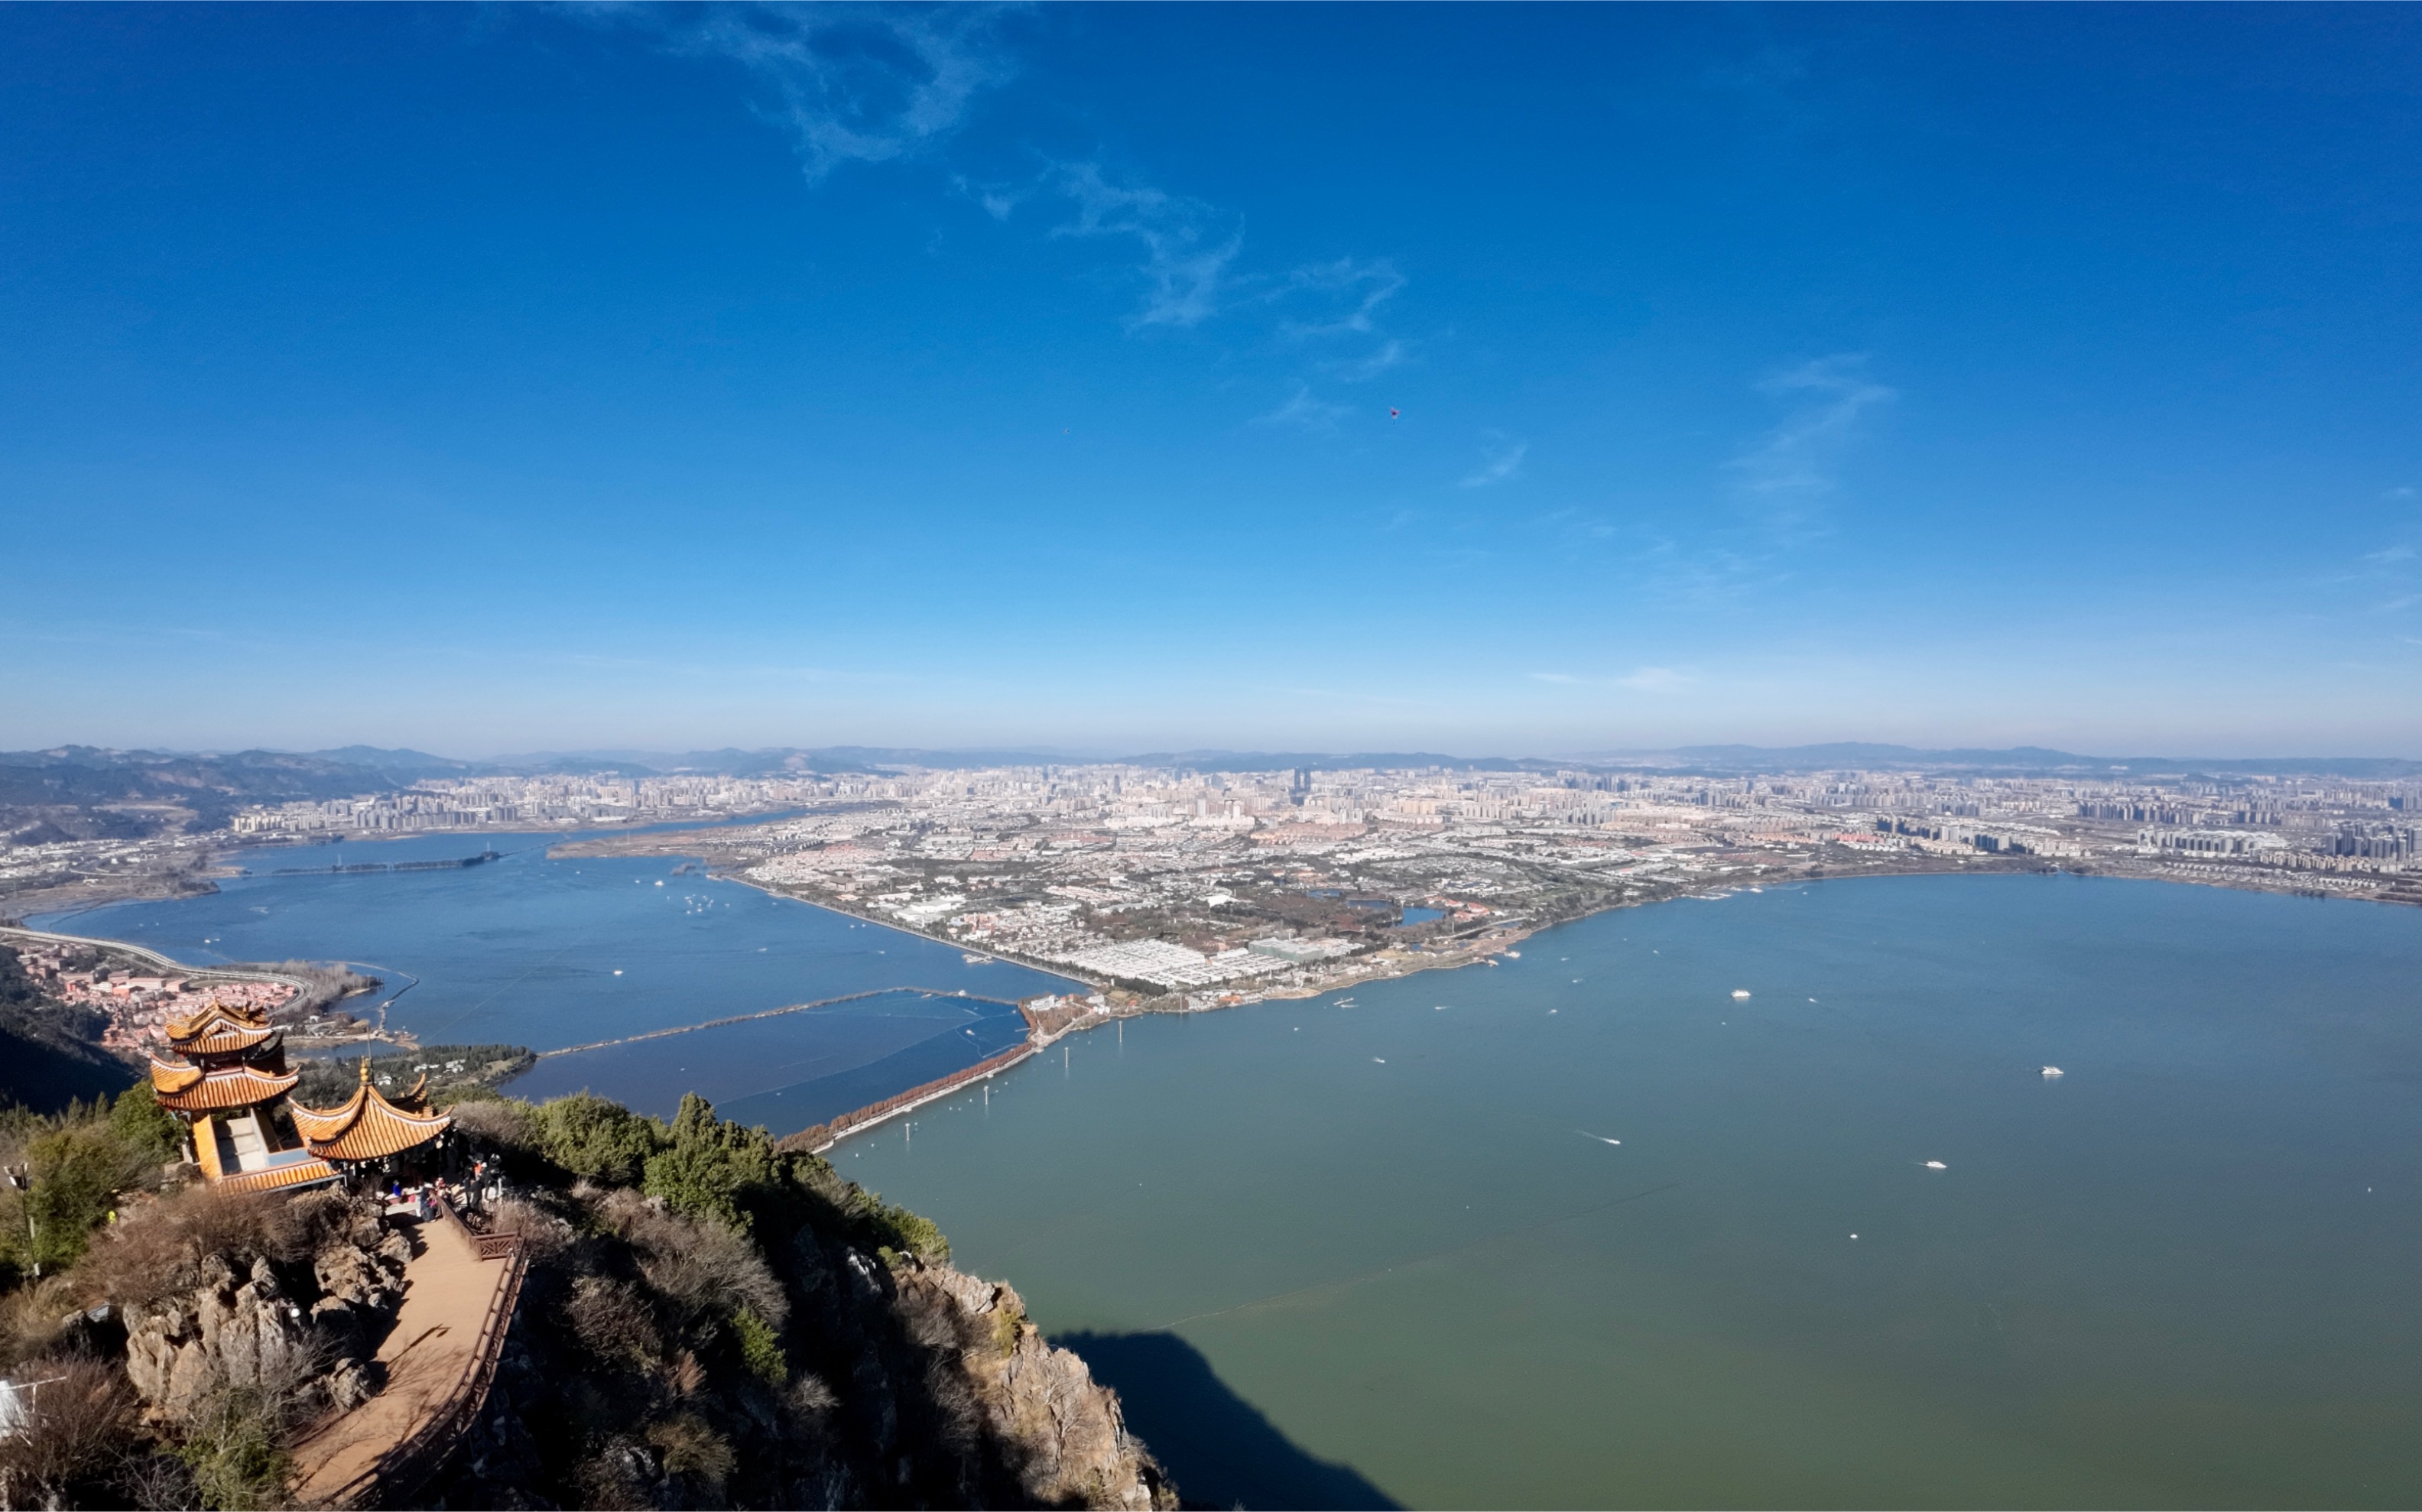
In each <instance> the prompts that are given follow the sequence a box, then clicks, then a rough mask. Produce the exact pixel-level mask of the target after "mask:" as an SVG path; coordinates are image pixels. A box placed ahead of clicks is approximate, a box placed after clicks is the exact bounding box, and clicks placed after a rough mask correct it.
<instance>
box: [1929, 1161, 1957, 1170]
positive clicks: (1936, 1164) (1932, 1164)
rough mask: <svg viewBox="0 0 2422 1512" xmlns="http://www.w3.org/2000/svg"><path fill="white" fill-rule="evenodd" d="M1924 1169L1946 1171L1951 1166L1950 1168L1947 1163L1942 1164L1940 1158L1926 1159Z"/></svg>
mask: <svg viewBox="0 0 2422 1512" xmlns="http://www.w3.org/2000/svg"><path fill="white" fill-rule="evenodd" d="M1926 1169H1927V1170H1928V1171H1948V1170H1950V1169H1951V1168H1950V1167H1949V1166H1947V1165H1944V1164H1943V1163H1942V1161H1940V1160H1928V1161H1927V1162H1926Z"/></svg>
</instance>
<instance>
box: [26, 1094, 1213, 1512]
mask: <svg viewBox="0 0 2422 1512" xmlns="http://www.w3.org/2000/svg"><path fill="white" fill-rule="evenodd" d="M455 1112H456V1115H457V1117H458V1119H459V1120H460V1124H459V1127H460V1128H461V1130H462V1132H463V1135H464V1138H465V1139H467V1140H468V1141H469V1142H471V1143H472V1145H473V1147H474V1149H475V1150H476V1151H478V1152H479V1153H480V1154H482V1155H485V1156H486V1157H488V1158H491V1159H493V1160H495V1161H497V1162H500V1163H501V1165H502V1167H503V1168H504V1170H505V1171H506V1173H508V1184H509V1187H510V1189H511V1195H510V1196H508V1197H507V1198H506V1199H505V1200H504V1201H502V1202H501V1203H500V1204H498V1205H496V1209H495V1212H494V1213H493V1214H492V1215H490V1218H489V1221H491V1222H493V1223H494V1225H495V1227H497V1228H499V1229H502V1230H505V1231H510V1232H513V1233H517V1234H519V1235H521V1236H522V1237H523V1240H524V1244H525V1248H526V1252H527V1255H528V1258H529V1269H528V1273H527V1277H526V1279H525V1282H524V1284H523V1288H522V1292H521V1299H520V1303H519V1306H518V1309H517V1311H516V1313H515V1315H514V1322H513V1326H512V1329H511V1333H510V1334H509V1335H508V1339H507V1344H506V1348H505V1354H504V1358H503V1360H502V1362H501V1364H500V1366H499V1369H498V1372H497V1377H496V1381H495V1389H494V1391H493V1393H492V1394H491V1395H490V1397H489V1400H488V1403H487V1407H486V1410H485V1411H484V1412H483V1413H482V1415H481V1417H480V1421H479V1424H478V1425H477V1426H476V1428H475V1429H474V1431H473V1433H472V1434H471V1436H470V1438H469V1439H468V1440H467V1441H465V1442H464V1444H463V1445H462V1446H461V1447H460V1448H459V1449H458V1450H457V1451H456V1452H455V1453H454V1454H453V1455H452V1456H451V1457H450V1458H449V1459H448V1462H447V1463H446V1464H445V1465H444V1467H443V1468H442V1469H441V1470H440V1471H439V1472H438V1473H437V1474H436V1476H435V1478H434V1479H433V1480H432V1481H431V1482H429V1483H428V1484H427V1485H426V1486H424V1487H422V1488H420V1489H419V1490H418V1491H417V1493H416V1494H415V1496H414V1504H417V1505H429V1506H463V1507H472V1506H478V1507H536V1506H595V1507H707V1506H860V1505H863V1506H935V1505H951V1506H1011V1505H1055V1506H1127V1507H1137V1508H1143V1507H1152V1506H1161V1507H1167V1506H1173V1505H1175V1504H1176V1503H1175V1496H1174V1492H1173V1491H1172V1488H1170V1487H1169V1486H1168V1484H1167V1482H1166V1479H1165V1477H1163V1476H1162V1475H1161V1473H1160V1472H1159V1471H1158V1468H1157V1467H1156V1465H1155V1464H1154V1463H1153V1461H1152V1459H1151V1458H1150V1457H1149V1455H1147V1454H1146V1453H1145V1452H1144V1451H1143V1449H1142V1448H1141V1446H1140V1445H1139V1444H1137V1443H1136V1442H1135V1441H1133V1440H1132V1439H1131V1438H1130V1437H1129V1435H1128V1434H1127V1432H1126V1430H1125V1427H1124V1423H1123V1421H1122V1418H1121V1414H1120V1410H1119V1407H1118V1403H1117V1399H1116V1397H1115V1396H1113V1395H1112V1394H1110V1393H1109V1392H1108V1391H1106V1390H1105V1389H1103V1388H1101V1387H1100V1386H1098V1385H1096V1384H1095V1383H1094V1382H1093V1380H1092V1378H1091V1376H1090V1373H1089V1372H1088V1371H1087V1370H1086V1367H1085V1365H1084V1363H1083V1362H1082V1361H1080V1360H1078V1359H1077V1357H1076V1356H1074V1355H1072V1354H1069V1353H1068V1352H1067V1351H1065V1350H1059V1349H1054V1348H1052V1347H1050V1346H1049V1345H1048V1344H1046V1342H1045V1341H1044V1340H1043V1338H1042V1337H1041V1335H1040V1334H1039V1332H1038V1331H1036V1330H1035V1328H1034V1326H1033V1325H1032V1324H1031V1323H1030V1322H1028V1321H1027V1319H1026V1317H1025V1313H1024V1309H1023V1306H1022V1305H1021V1304H1020V1302H1019V1300H1018V1299H1017V1295H1016V1293H1015V1292H1014V1291H1012V1290H1011V1289H1009V1288H1008V1287H1006V1286H1001V1285H996V1284H990V1283H986V1282H983V1281H979V1280H977V1279H975V1278H973V1277H970V1276H967V1275H964V1274H962V1273H961V1272H959V1271H957V1270H954V1269H952V1268H951V1267H950V1265H949V1264H948V1256H949V1245H948V1243H947V1241H946V1240H945V1239H944V1238H943V1236H942V1235H941V1233H940V1231H939V1230H938V1229H936V1227H935V1225H934V1224H932V1223H931V1222H929V1221H926V1220H924V1219H922V1218H920V1217H919V1216H917V1215H916V1214H914V1213H910V1212H907V1211H905V1210H904V1209H902V1208H900V1207H897V1206H894V1205H890V1204H887V1203H885V1202H884V1201H883V1200H882V1199H881V1198H880V1197H879V1196H877V1195H876V1194H874V1193H873V1192H870V1191H867V1190H865V1189H862V1188H859V1187H857V1185H855V1184H853V1183H851V1182H848V1181H845V1180H843V1179H841V1177H840V1176H839V1175H838V1174H837V1173H835V1172H834V1171H833V1169H832V1167H831V1166H830V1165H829V1164H828V1163H826V1161H824V1160H823V1159H821V1158H817V1157H815V1156H812V1155H807V1154H802V1153H796V1152H785V1151H781V1150H779V1149H777V1148H776V1146H775V1143H774V1142H773V1141H772V1140H771V1139H770V1138H769V1137H768V1136H767V1134H766V1133H765V1131H764V1130H763V1129H762V1128H745V1127H742V1126H738V1125H735V1124H731V1123H729V1122H726V1121H724V1120H721V1119H718V1118H716V1116H715V1113H714V1110H713V1109H712V1108H710V1107H709V1106H708V1105H707V1104H706V1103H705V1102H704V1101H703V1100H701V1099H700V1098H697V1097H694V1096H693V1097H689V1098H685V1099H684V1101H683V1104H682V1107H681V1110H680V1112H679V1114H678V1115H677V1116H676V1117H674V1118H673V1119H672V1120H670V1121H669V1122H665V1121H660V1120H656V1119H652V1118H646V1117H642V1116H640V1115H637V1114H635V1113H633V1112H631V1111H629V1110H626V1109H624V1108H621V1106H619V1105H617V1104H614V1103H611V1102H608V1101H606V1100H605V1099H603V1098H599V1097H593V1096H589V1095H577V1096H572V1097H565V1098H559V1099H557V1100H556V1101H554V1102H550V1103H544V1104H539V1105H532V1104H529V1103H523V1102H512V1101H506V1100H501V1099H495V1098H494V1097H493V1096H491V1097H490V1098H488V1099H486V1100H481V1101H476V1102H466V1103H462V1104H458V1105H457V1106H456V1108H455ZM13 1116H14V1117H15V1119H16V1124H15V1126H13V1129H12V1131H11V1132H9V1134H8V1138H9V1139H11V1140H13V1141H14V1142H15V1143H14V1144H13V1146H12V1148H13V1149H14V1150H16V1151H19V1152H22V1158H26V1159H28V1160H29V1161H30V1162H31V1164H32V1166H33V1168H34V1173H33V1183H32V1186H31V1189H30V1190H29V1191H27V1192H25V1193H23V1194H17V1193H11V1194H10V1197H9V1201H10V1202H11V1203H13V1204H14V1207H13V1209H12V1210H11V1211H9V1212H7V1213H0V1228H6V1227H7V1224H8V1220H11V1219H13V1220H15V1221H18V1222H19V1223H21V1224H22V1222H23V1221H24V1215H25V1213H26V1212H28V1211H36V1212H38V1213H39V1217H38V1220H37V1222H36V1230H37V1231H38V1232H39V1233H40V1234H41V1235H43V1236H44V1237H43V1239H42V1243H41V1245H40V1246H39V1252H37V1250H33V1249H28V1250H24V1251H23V1252H19V1251H15V1250H7V1249H0V1280H5V1281H6V1283H7V1284H8V1291H7V1293H6V1295H5V1296H0V1367H6V1368H8V1373H9V1374H10V1375H12V1376H14V1377H16V1378H20V1379H31V1378H39V1379H46V1380H53V1381H56V1382H60V1383H63V1384H62V1385H61V1386H60V1387H58V1388H56V1389H55V1388H54V1387H50V1386H46V1387H44V1388H43V1389H42V1392H41V1393H40V1394H39V1396H38V1397H37V1407H36V1412H35V1417H34V1421H33V1422H32V1424H31V1425H29V1427H28V1429H27V1431H25V1432H24V1433H21V1434H19V1435H16V1436H15V1437H13V1438H10V1439H8V1440H6V1441H0V1504H8V1505H22V1504H47V1505H60V1506H70V1505H93V1506H98V1505H125V1504H134V1505H143V1506H174V1505H200V1506H212V1507H255V1506H274V1505H281V1504H285V1502H286V1499H287V1496H288V1492H287V1485H288V1483H287V1479H286V1477H287V1474H288V1472H289V1468H290V1467H289V1464H288V1461H287V1458H286V1445H287V1444H288V1443H289V1442H291V1441H292V1439H293V1438H294V1437H295V1436H296V1435H298V1434H299V1433H300V1432H301V1431H302V1430H303V1429H304V1428H305V1427H307V1425H310V1424H311V1423H312V1422H314V1421H316V1420H318V1419H320V1418H321V1417H322V1416H323V1415H325V1414H327V1413H330V1412H335V1411H342V1410H347V1409H348V1408H349V1407H351V1406H352V1405H354V1404H357V1403H358V1402H360V1401H361V1400H363V1399H365V1397H366V1396H367V1394H370V1393H371V1392H374V1391H375V1390H376V1388H377V1384H378V1377H377V1370H376V1367H375V1363H374V1359H375V1355H376V1351H377V1347H378V1345H379V1343H380V1342H381V1340H382V1339H383V1338H384V1336H385V1331H386V1330H387V1329H388V1328H390V1327H391V1326H392V1323H393V1318H394V1312H395V1308H396V1306H397V1304H398V1299H399V1292H400V1289H401V1287H402V1286H403V1285H405V1284H406V1283H405V1281H404V1280H403V1279H402V1278H403V1277H404V1274H405V1270H404V1262H405V1260H406V1258H408V1256H409V1254H410V1253H411V1251H412V1241H411V1240H410V1238H409V1237H408V1236H407V1231H406V1230H404V1229H399V1228H393V1227H388V1226H385V1224H383V1223H382V1221H381V1220H380V1218H379V1216H378V1212H377V1204H376V1203H375V1202H374V1201H371V1200H368V1199H355V1198H349V1197H346V1196H344V1195H343V1194H341V1193H338V1192H333V1191H322V1192H319V1193H313V1194H307V1195H306V1196H303V1197H300V1198H294V1199H278V1198H248V1199H247V1198H239V1199H228V1198H224V1197H220V1196H218V1195H216V1194H214V1193H212V1192H210V1191H208V1190H205V1189H199V1188H197V1187H193V1186H188V1185H184V1184H183V1181H182V1178H181V1176H179V1175H177V1174H175V1172H176V1169H177V1168H174V1167H171V1168H168V1169H167V1171H165V1172H164V1170H163V1168H162V1166H161V1164H160V1160H161V1158H163V1156H164V1155H165V1153H166V1151H167V1148H168V1146H169V1145H170V1144H171V1143H172V1142H173V1141H174V1137H175V1131H174V1127H173V1125H172V1124H170V1123H169V1121H168V1120H167V1119H166V1118H165V1114H163V1113H161V1112H160V1110H158V1108H157V1107H156V1105H153V1104H152V1103H151V1101H150V1097H149V1088H148V1087H138V1088H136V1089H134V1090H133V1091H131V1092H129V1093H128V1094H127V1095H125V1096H124V1097H122V1098H120V1099H119V1100H118V1102H116V1103H115V1104H112V1105H110V1106H109V1107H107V1108H96V1107H92V1106H89V1105H87V1106H83V1107H79V1108H77V1109H74V1110H70V1111H69V1112H68V1113H66V1114H63V1115H61V1116H58V1117H55V1118H49V1119H41V1118H37V1117H35V1116H34V1115H31V1114H25V1113H19V1114H16V1115H13ZM12 1158H16V1157H12ZM113 1215H114V1216H113ZM38 1264H39V1267H40V1269H41V1274H39V1276H38V1275H37V1274H36V1273H35V1269H36V1266H37V1265H38ZM103 1308H106V1309H107V1310H108V1311H106V1312H102V1311H100V1310H101V1309H103ZM197 1320H200V1321H198V1322H197Z"/></svg>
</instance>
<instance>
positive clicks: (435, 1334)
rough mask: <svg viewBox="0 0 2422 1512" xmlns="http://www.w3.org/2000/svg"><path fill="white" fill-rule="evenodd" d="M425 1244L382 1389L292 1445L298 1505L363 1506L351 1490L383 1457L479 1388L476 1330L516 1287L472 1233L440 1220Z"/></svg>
mask: <svg viewBox="0 0 2422 1512" xmlns="http://www.w3.org/2000/svg"><path fill="white" fill-rule="evenodd" d="M419 1241H420V1252H419V1253H418V1254H417V1255H415V1256H413V1258H412V1260H411V1262H410V1263H409V1264H407V1265H406V1266H405V1267H404V1270H403V1280H404V1291H403V1306H402V1308H401V1310H399V1311H398V1313H397V1315H396V1320H395V1331H393V1332H392V1333H390V1334H388V1335H387V1340H386V1343H385V1345H383V1346H382V1347H380V1349H379V1352H378V1359H379V1363H380V1364H381V1365H383V1366H385V1370H386V1385H385V1387H384V1388H383V1389H382V1390H381V1391H380V1392H379V1394H377V1395H376V1396H373V1397H371V1398H370V1400H369V1401H367V1402H364V1403H363V1404H362V1405H361V1406H359V1407H357V1408H355V1409H354V1410H352V1411H351V1412H348V1413H346V1414H345V1415H344V1416H343V1417H340V1418H337V1419H335V1420H334V1421H332V1422H329V1423H327V1424H324V1425H322V1426H320V1427H319V1428H317V1429H315V1430H314V1431H313V1432H312V1433H311V1435H310V1436H309V1437H307V1438H306V1439H305V1440H304V1441H302V1442H301V1443H299V1444H297V1445H296V1446H295V1449H294V1496H295V1500H296V1502H297V1503H299V1504H302V1505H305V1506H324V1505H328V1504H331V1503H333V1502H336V1501H338V1500H339V1499H341V1500H344V1501H347V1502H357V1501H360V1500H363V1499H364V1498H365V1495H366V1492H365V1491H357V1490H355V1489H354V1483H355V1482H356V1481H358V1480H359V1479H360V1478H361V1477H362V1476H363V1475H364V1474H366V1473H370V1471H372V1470H374V1469H375V1468H376V1467H377V1465H378V1462H379V1459H380V1457H382V1456H384V1455H385V1454H386V1453H387V1452H388V1451H389V1450H391V1449H394V1448H395V1447H397V1446H398V1445H400V1444H401V1443H403V1442H405V1441H408V1440H410V1439H411V1438H412V1437H413V1436H414V1435H415V1434H417V1433H418V1432H420V1431H421V1429H422V1428H424V1427H426V1426H427V1425H430V1424H431V1423H433V1422H434V1421H436V1420H437V1419H438V1418H440V1417H441V1416H443V1415H444V1414H445V1413H447V1412H448V1410H451V1409H452V1408H453V1407H454V1406H455V1405H456V1403H457V1402H458V1400H459V1399H460V1397H461V1395H462V1394H463V1393H464V1392H466V1391H471V1390H475V1389H476V1388H477V1385H478V1380H479V1369H478V1367H479V1363H480V1326H481V1325H482V1324H483V1323H485V1322H486V1321H487V1320H488V1318H489V1315H490V1312H491V1309H492V1308H493V1307H494V1306H495V1303H496V1301H497V1299H498V1296H499V1294H500V1293H501V1292H502V1291H503V1289H504V1288H505V1287H506V1286H507V1285H508V1284H510V1281H511V1275H512V1271H513V1265H512V1262H511V1260H505V1259H498V1260H482V1259H480V1257H479V1252H478V1251H477V1250H476V1249H475V1248H474V1245H473V1241H472V1238H471V1236H470V1234H469V1233H468V1232H467V1231H465V1230H464V1227H463V1226H462V1225H461V1224H460V1223H457V1222H452V1221H447V1220H444V1219H434V1220H432V1221H428V1222H425V1223H423V1224H421V1225H420V1228H419ZM506 1321H509V1320H507V1319H502V1318H499V1319H498V1320H497V1326H498V1327H500V1328H501V1327H503V1326H504V1323H505V1322H506Z"/></svg>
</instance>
